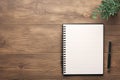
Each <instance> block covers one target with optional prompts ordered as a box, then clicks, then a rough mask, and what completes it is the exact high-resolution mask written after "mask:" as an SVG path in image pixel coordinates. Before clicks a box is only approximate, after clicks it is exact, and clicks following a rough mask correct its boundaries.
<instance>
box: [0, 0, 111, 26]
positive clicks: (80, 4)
mask: <svg viewBox="0 0 120 80" xmlns="http://www.w3.org/2000/svg"><path fill="white" fill-rule="evenodd" d="M100 3H101V0H97V1H96V0H91V2H89V3H88V1H87V0H78V1H74V0H65V1H64V0H59V1H58V0H52V1H50V0H29V1H27V0H14V1H12V0H3V1H1V2H0V5H1V6H0V12H1V13H0V23H1V24H6V23H7V24H11V23H12V24H44V23H47V24H54V23H57V24H58V23H59V24H62V23H95V22H98V23H99V22H103V21H101V20H100V19H98V20H94V19H92V18H91V13H92V11H93V9H94V8H95V7H97V6H98V5H99V4H100ZM109 22H111V21H109Z"/></svg>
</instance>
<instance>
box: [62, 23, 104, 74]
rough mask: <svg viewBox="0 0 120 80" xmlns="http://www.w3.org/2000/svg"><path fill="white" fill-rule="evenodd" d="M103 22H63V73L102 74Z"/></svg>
mask: <svg viewBox="0 0 120 80" xmlns="http://www.w3.org/2000/svg"><path fill="white" fill-rule="evenodd" d="M103 27H104V26H103V24H63V75H102V74H103V38H104V29H103Z"/></svg>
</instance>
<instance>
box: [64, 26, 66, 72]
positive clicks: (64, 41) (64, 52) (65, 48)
mask: <svg viewBox="0 0 120 80" xmlns="http://www.w3.org/2000/svg"><path fill="white" fill-rule="evenodd" d="M65 53H66V27H65V26H63V74H64V73H66V54H65Z"/></svg>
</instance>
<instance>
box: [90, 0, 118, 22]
mask: <svg viewBox="0 0 120 80" xmlns="http://www.w3.org/2000/svg"><path fill="white" fill-rule="evenodd" d="M119 11H120V0H102V3H101V5H99V6H98V7H97V8H96V9H95V10H94V11H93V14H92V18H94V19H96V18H97V17H98V15H100V17H101V18H102V19H107V20H108V19H109V18H110V17H111V16H115V15H117V14H118V12H119Z"/></svg>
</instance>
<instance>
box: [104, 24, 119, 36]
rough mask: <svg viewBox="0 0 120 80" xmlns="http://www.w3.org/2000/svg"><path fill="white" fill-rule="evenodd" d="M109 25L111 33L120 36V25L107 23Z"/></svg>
mask: <svg viewBox="0 0 120 80" xmlns="http://www.w3.org/2000/svg"><path fill="white" fill-rule="evenodd" d="M106 26H108V27H109V35H111V36H120V25H106Z"/></svg>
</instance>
